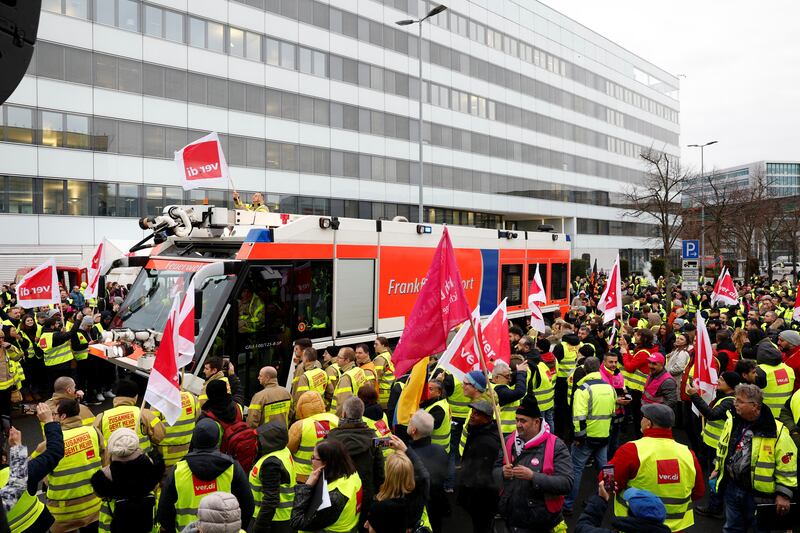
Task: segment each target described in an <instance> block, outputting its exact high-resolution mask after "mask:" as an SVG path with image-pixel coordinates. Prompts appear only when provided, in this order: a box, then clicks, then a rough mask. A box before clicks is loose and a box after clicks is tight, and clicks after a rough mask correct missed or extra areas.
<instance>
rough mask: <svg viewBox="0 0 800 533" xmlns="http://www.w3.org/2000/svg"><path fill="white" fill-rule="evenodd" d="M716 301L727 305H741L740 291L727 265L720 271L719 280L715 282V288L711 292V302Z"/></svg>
mask: <svg viewBox="0 0 800 533" xmlns="http://www.w3.org/2000/svg"><path fill="white" fill-rule="evenodd" d="M716 302H722V303H723V304H726V305H739V293H738V292H737V291H736V286H735V285H734V284H733V277H731V273H730V272H729V271H728V269H727V267H722V272H720V273H719V277H718V278H717V282H716V283H715V284H714V290H713V292H712V293H711V303H712V304H714V303H716Z"/></svg>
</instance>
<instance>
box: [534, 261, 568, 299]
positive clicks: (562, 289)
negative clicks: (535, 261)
mask: <svg viewBox="0 0 800 533" xmlns="http://www.w3.org/2000/svg"><path fill="white" fill-rule="evenodd" d="M540 273H541V271H540ZM550 273H551V276H552V278H551V280H550V299H551V300H566V299H567V264H566V263H553V264H551V265H550Z"/></svg>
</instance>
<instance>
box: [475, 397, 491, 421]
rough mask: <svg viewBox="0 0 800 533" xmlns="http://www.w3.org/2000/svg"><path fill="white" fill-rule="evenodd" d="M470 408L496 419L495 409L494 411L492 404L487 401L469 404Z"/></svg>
mask: <svg viewBox="0 0 800 533" xmlns="http://www.w3.org/2000/svg"><path fill="white" fill-rule="evenodd" d="M469 406H470V407H472V409H473V410H475V411H477V412H479V413H483V414H484V415H486V416H488V417H489V418H494V409H492V404H490V403H489V402H487V401H486V400H479V401H477V402H473V403H471V404H469Z"/></svg>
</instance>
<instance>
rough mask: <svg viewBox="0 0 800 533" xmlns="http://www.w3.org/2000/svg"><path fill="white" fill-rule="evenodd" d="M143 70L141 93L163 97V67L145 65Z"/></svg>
mask: <svg viewBox="0 0 800 533" xmlns="http://www.w3.org/2000/svg"><path fill="white" fill-rule="evenodd" d="M143 70H144V72H143V79H142V89H143V93H144V94H149V95H150V96H164V67H159V66H156V65H150V64H145V65H144V69H143Z"/></svg>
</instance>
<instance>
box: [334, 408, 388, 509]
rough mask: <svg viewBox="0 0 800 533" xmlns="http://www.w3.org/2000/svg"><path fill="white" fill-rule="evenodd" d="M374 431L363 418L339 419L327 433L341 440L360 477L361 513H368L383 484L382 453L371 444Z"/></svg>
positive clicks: (335, 439)
mask: <svg viewBox="0 0 800 533" xmlns="http://www.w3.org/2000/svg"><path fill="white" fill-rule="evenodd" d="M375 436H376V435H375V431H373V430H372V428H371V427H369V426H367V424H366V423H364V421H363V420H359V421H357V422H354V421H347V420H346V419H344V418H342V419H340V420H339V427H337V428H335V429H332V430H331V432H330V433H328V440H331V441H338V442H341V443H342V444H343V445H344V447H345V449H346V450H347V453H348V454H349V455H350V459H352V460H353V464H355V466H356V471H357V472H358V475H359V477H360V478H361V484H362V491H363V499H362V504H361V515H362V516H364V517H366V516H368V515H369V507H370V504H371V503H372V500H373V498H374V497H375V494H377V493H378V490H379V489H380V487H381V485H383V480H384V472H383V453H382V452H381V450H380V449H379V448H376V447H375V446H374V445H373V444H372V439H373V438H374V437H375Z"/></svg>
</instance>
